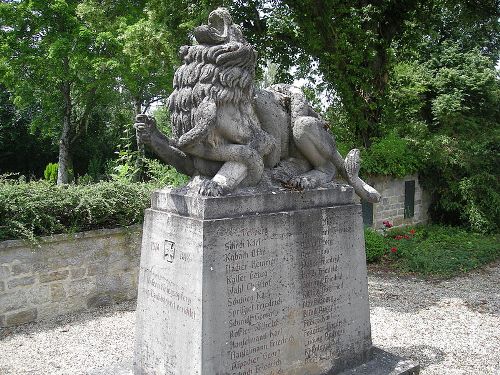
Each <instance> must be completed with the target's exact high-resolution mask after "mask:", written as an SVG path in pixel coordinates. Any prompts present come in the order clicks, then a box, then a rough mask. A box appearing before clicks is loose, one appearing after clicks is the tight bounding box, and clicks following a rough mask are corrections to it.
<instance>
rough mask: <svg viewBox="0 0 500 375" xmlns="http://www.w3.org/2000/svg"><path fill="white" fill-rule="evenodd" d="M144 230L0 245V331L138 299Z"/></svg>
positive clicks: (94, 233)
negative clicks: (139, 266) (35, 242)
mask: <svg viewBox="0 0 500 375" xmlns="http://www.w3.org/2000/svg"><path fill="white" fill-rule="evenodd" d="M140 243H141V227H140V226H133V227H129V228H122V229H102V230H96V231H90V232H83V233H76V234H72V235H67V234H62V235H55V236H51V237H44V238H43V239H42V241H41V243H40V246H36V247H32V246H30V245H28V244H26V243H25V242H24V241H20V240H13V241H4V242H0V327H8V326H15V325H19V324H23V323H28V322H32V321H37V320H40V319H46V318H52V317H55V316H58V315H62V314H66V313H70V312H74V311H78V310H82V309H86V308H90V307H98V306H103V305H108V304H111V303H117V302H121V301H125V300H130V299H134V298H136V295H137V273H138V264H139V257H140Z"/></svg>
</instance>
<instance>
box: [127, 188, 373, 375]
mask: <svg viewBox="0 0 500 375" xmlns="http://www.w3.org/2000/svg"><path fill="white" fill-rule="evenodd" d="M323 193H324V192H321V191H319V192H318V201H320V202H323V201H322V199H320V198H321V196H322V194H323ZM330 193H331V194H332V195H333V196H335V194H336V193H335V192H333V191H332V192H330ZM351 193H352V190H351ZM307 194H311V195H307ZM276 195H277V201H278V202H279V201H282V202H286V205H285V207H287V209H286V210H282V211H281V210H276V211H275V212H272V208H271V207H266V212H265V213H260V212H258V211H254V212H246V215H244V216H239V217H238V216H236V215H235V211H234V209H233V208H232V207H230V205H224V204H223V203H222V202H221V200H220V198H201V199H199V200H185V201H183V204H181V205H178V206H175V205H174V206H172V205H167V206H164V207H168V209H169V210H170V212H168V211H160V210H147V212H146V218H145V224H144V228H145V229H144V232H143V233H144V235H143V244H142V246H143V247H142V248H143V250H142V255H141V266H140V273H139V278H140V279H139V285H140V286H139V296H138V306H137V340H136V355H135V371H136V374H157V375H161V374H176V375H177V374H199V375H212V374H221V375H222V374H224V375H226V374H228V375H229V374H230V375H237V374H238V375H241V374H252V375H261V374H262V375H268V374H287V375H304V374H309V375H324V374H327V373H329V372H330V371H334V372H339V371H341V370H343V369H346V368H350V367H353V366H356V365H358V364H360V363H362V362H364V361H366V360H368V359H369V358H370V356H371V350H372V344H371V337H370V321H369V308H368V292H367V279H366V264H365V254H364V243H363V227H362V223H361V214H360V206H359V205H355V204H352V203H349V202H347V201H345V200H341V201H340V205H338V204H336V203H335V202H334V201H329V204H328V205H315V199H314V194H313V192H309V193H300V192H292V191H278V192H276ZM305 197H309V199H305ZM222 199H225V198H222ZM245 199H246V200H247V202H248V205H247V206H246V207H260V206H259V205H258V204H255V202H253V200H256V201H259V200H260V199H262V197H252V196H246V197H245ZM216 202H221V204H220V205H219V210H217V211H216V213H215V214H214V213H213V212H211V211H210V210H205V209H206V207H215V206H216ZM242 202H243V201H242ZM305 202H309V205H307V204H305ZM186 205H188V207H186ZM189 205H191V206H189ZM242 206H244V205H242ZM221 207H222V208H221ZM224 207H227V209H226V211H224ZM172 211H173V212H172ZM185 212H189V213H194V215H196V212H198V216H201V215H199V213H200V212H205V213H207V215H215V216H216V217H217V218H213V217H210V218H208V219H207V218H205V219H198V218H192V217H185V216H184V217H183V216H181V215H179V213H180V214H182V213H185ZM224 215H227V216H226V217H224ZM186 358H189V360H186Z"/></svg>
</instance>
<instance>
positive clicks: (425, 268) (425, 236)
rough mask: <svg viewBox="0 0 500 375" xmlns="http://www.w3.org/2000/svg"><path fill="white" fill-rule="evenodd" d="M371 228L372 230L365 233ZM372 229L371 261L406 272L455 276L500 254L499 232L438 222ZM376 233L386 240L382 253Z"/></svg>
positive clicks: (370, 241) (370, 235)
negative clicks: (475, 231)
mask: <svg viewBox="0 0 500 375" xmlns="http://www.w3.org/2000/svg"><path fill="white" fill-rule="evenodd" d="M367 232H369V230H366V231H365V235H366V233H367ZM371 232H372V233H369V236H368V237H367V240H366V251H367V261H368V262H370V261H373V259H375V261H384V262H386V263H387V264H388V265H389V266H390V267H391V268H395V269H398V270H400V271H403V272H412V273H419V274H422V275H424V276H439V277H451V276H455V275H457V274H460V273H464V272H468V271H470V270H473V269H475V268H478V267H480V266H482V265H484V264H487V263H490V262H493V261H495V260H497V259H498V258H499V257H500V242H499V240H500V238H499V235H483V234H478V233H471V232H468V231H465V230H463V229H460V228H455V227H443V226H438V225H428V226H418V227H406V228H392V229H388V230H386V231H385V233H384V234H383V235H382V234H379V233H376V232H373V231H371ZM373 233H375V234H373ZM374 236H378V239H377V241H383V243H384V253H383V255H382V256H375V254H379V253H380V250H379V247H375V246H374V243H375V244H378V242H376V241H374V239H373V237H374ZM377 246H380V245H377Z"/></svg>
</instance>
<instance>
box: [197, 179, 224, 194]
mask: <svg viewBox="0 0 500 375" xmlns="http://www.w3.org/2000/svg"><path fill="white" fill-rule="evenodd" d="M198 193H200V194H201V195H203V196H205V197H220V196H221V195H223V194H224V188H223V187H222V186H221V185H219V184H218V183H217V182H215V181H213V180H205V181H203V182H202V184H201V186H200V189H199V190H198Z"/></svg>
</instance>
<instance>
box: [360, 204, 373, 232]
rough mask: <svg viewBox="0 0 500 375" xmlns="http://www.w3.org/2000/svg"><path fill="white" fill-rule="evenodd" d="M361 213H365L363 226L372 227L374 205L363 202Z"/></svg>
mask: <svg viewBox="0 0 500 375" xmlns="http://www.w3.org/2000/svg"><path fill="white" fill-rule="evenodd" d="M361 211H362V213H363V224H364V225H365V226H367V227H371V226H372V225H373V203H370V202H367V201H365V200H361Z"/></svg>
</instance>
